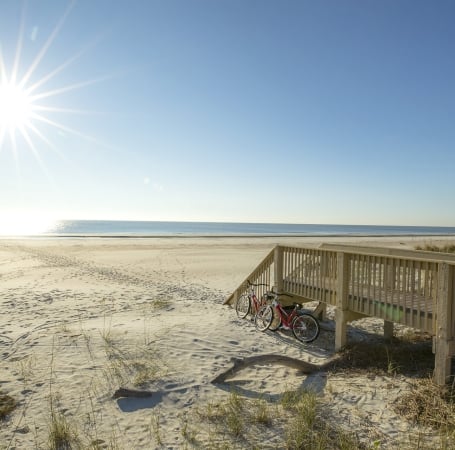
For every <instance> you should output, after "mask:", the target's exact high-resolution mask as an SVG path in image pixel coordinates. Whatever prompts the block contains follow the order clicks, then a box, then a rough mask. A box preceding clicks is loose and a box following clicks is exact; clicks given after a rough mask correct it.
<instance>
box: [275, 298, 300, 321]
mask: <svg viewBox="0 0 455 450" xmlns="http://www.w3.org/2000/svg"><path fill="white" fill-rule="evenodd" d="M272 306H273V307H274V308H275V310H276V311H277V312H278V314H279V315H280V318H281V325H282V326H285V327H287V328H291V323H292V321H293V320H294V317H295V316H297V315H298V313H297V310H298V306H299V305H296V306H295V307H294V309H293V310H292V311H291V312H290V313H287V312H286V311H285V309H284V308H283V307H282V306H281V304H280V303H279V302H278V300H276V299H275V300H273V302H272Z"/></svg>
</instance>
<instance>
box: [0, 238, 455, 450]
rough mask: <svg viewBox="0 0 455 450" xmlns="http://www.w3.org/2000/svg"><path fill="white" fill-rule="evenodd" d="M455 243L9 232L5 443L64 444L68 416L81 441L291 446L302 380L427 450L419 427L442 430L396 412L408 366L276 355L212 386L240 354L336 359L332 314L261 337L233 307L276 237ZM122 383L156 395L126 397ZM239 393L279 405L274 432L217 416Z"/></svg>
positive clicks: (348, 422) (358, 418)
mask: <svg viewBox="0 0 455 450" xmlns="http://www.w3.org/2000/svg"><path fill="white" fill-rule="evenodd" d="M453 240H454V239H453V238H449V237H447V238H444V237H403V236H400V237H387V238H366V237H365V238H346V237H344V238H343V237H337V238H324V239H321V238H320V237H318V238H240V237H235V238H234V237H232V238H149V239H134V238H130V239H127V238H125V239H111V238H77V239H76V238H74V239H70V238H68V239H21V240H19V239H2V240H0V359H1V364H0V392H1V393H4V394H7V395H9V396H11V397H12V398H14V399H15V400H16V401H17V407H16V408H15V409H14V411H13V412H12V413H11V414H10V415H8V416H7V417H6V419H5V420H4V421H1V422H0V449H35V448H36V449H45V448H53V447H52V445H51V441H52V439H51V437H50V435H51V431H52V430H53V426H55V424H56V423H58V424H60V425H61V426H62V427H63V426H67V429H68V430H69V433H70V435H72V436H73V439H74V442H75V443H77V445H79V447H80V448H112V449H114V448H115V449H151V448H167V449H181V448H245V449H250V448H278V449H279V448H289V445H288V444H286V437H285V434H286V432H285V424H284V422H283V420H284V419H283V417H282V414H281V413H279V412H278V409H277V408H278V407H277V406H275V405H276V404H277V403H278V402H279V399H280V396H281V395H282V394H283V393H284V392H285V391H297V390H299V389H311V390H313V391H314V392H315V393H316V396H317V397H318V399H319V400H320V401H321V402H322V405H323V410H324V415H325V417H326V418H328V420H330V421H332V422H333V423H334V424H336V425H337V426H340V427H342V428H344V429H345V430H346V431H355V432H356V434H357V435H358V438H359V439H360V440H361V441H362V442H364V443H365V444H366V445H369V446H370V447H368V448H373V446H374V445H377V447H375V448H399V447H401V448H407V447H408V448H416V447H413V446H414V444H415V443H414V442H412V436H426V438H428V439H435V441H434V442H435V443H436V442H437V434H434V433H433V432H432V431H431V430H425V429H421V428H418V429H417V428H416V426H415V425H413V424H412V423H410V422H409V421H407V420H406V419H405V418H403V417H401V416H400V415H398V414H397V413H396V412H395V411H394V408H393V407H392V406H393V405H394V403H395V402H396V400H397V398H398V397H399V396H400V395H402V394H403V392H405V391H406V390H407V389H409V379H408V378H407V377H406V376H403V375H397V374H393V373H391V374H390V375H388V374H377V373H374V372H372V373H371V374H368V373H354V374H353V373H347V372H343V371H340V372H328V373H327V372H316V373H314V374H311V375H302V374H301V373H299V372H298V371H297V370H295V369H293V368H290V367H286V366H281V365H274V364H264V365H256V366H252V367H249V368H247V369H245V370H244V371H241V372H239V373H238V374H236V375H235V376H234V377H233V378H232V379H230V380H229V382H227V383H223V384H213V383H212V382H211V381H212V380H213V379H214V378H215V377H216V375H217V374H219V373H220V372H222V371H224V370H226V369H227V368H228V367H229V366H230V364H231V359H232V358H247V357H250V356H254V355H261V354H282V355H286V356H289V357H292V358H297V359H300V360H303V361H307V362H309V363H312V364H323V363H324V362H326V361H328V360H330V358H333V356H334V333H333V321H331V320H330V314H329V317H328V319H327V321H324V323H323V324H322V331H321V335H320V337H319V338H318V339H317V340H316V341H315V342H313V343H311V344H308V345H303V344H299V343H298V342H297V341H296V340H295V339H293V338H292V336H291V335H290V334H287V333H284V332H283V333H281V332H279V333H273V332H270V331H268V332H265V333H260V332H258V331H256V330H255V327H254V325H253V324H252V323H251V322H250V321H248V320H240V319H238V318H237V316H236V314H235V311H234V310H233V309H232V308H230V307H227V306H224V305H223V301H224V300H225V299H226V298H227V296H228V295H229V294H231V292H232V291H233V290H234V289H235V288H237V287H238V285H239V284H240V283H241V282H242V281H243V280H244V278H245V277H246V276H247V275H248V273H249V272H251V271H252V270H253V269H254V268H255V267H256V265H257V264H258V263H259V262H260V261H261V259H262V258H263V257H264V256H265V255H266V254H267V253H268V252H269V251H270V250H271V249H272V248H273V247H274V246H275V245H276V244H278V243H284V244H286V243H287V244H292V245H302V246H304V245H310V246H317V245H320V244H321V243H323V242H330V243H334V242H337V243H349V244H354V243H360V244H362V245H372V246H387V247H399V248H408V249H413V248H415V246H417V245H422V244H425V243H432V244H441V243H445V242H448V241H450V242H453ZM381 327H382V323H381V322H380V321H375V320H373V319H371V320H363V321H358V322H355V323H353V324H351V326H350V328H349V339H350V341H367V340H369V339H373V340H374V339H376V338H377V339H379V340H380V339H381ZM119 388H128V389H134V390H140V391H141V392H142V393H144V392H145V391H147V392H150V393H151V395H150V396H129V395H127V396H123V395H121V393H119V392H118V389H119ZM116 392H117V393H116ZM132 392H133V393H134V391H132ZM138 395H139V394H138ZM144 395H146V394H144ZM233 396H235V398H236V399H237V401H239V402H243V403H245V404H248V405H250V406H249V408H253V407H259V405H265V407H266V408H268V411H269V414H270V420H269V421H268V425H267V426H265V427H263V428H261V432H260V433H259V432H257V430H256V431H255V432H251V433H248V432H245V433H243V434H242V438H238V437H235V436H232V433H229V431H228V430H227V429H226V427H225V426H224V429H223V427H220V426H219V425H217V423H215V422H214V421H213V420H210V417H209V416H210V414H209V412H210V411H213V409H214V408H215V405H219V404H226V402H229V401H232V398H233ZM251 405H252V406H251ZM224 411H225V410H224ZM255 426H256V425H255ZM435 445H436V444H435ZM379 446H380V447H379ZM74 448H77V446H76V444H75V446H74ZM435 448H437V447H435Z"/></svg>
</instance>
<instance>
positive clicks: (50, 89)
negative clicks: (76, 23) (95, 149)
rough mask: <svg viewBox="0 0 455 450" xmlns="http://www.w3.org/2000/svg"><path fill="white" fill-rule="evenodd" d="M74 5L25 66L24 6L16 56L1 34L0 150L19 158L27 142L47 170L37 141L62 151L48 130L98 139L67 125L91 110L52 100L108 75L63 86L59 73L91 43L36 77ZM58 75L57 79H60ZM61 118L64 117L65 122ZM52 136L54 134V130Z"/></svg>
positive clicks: (87, 138) (71, 4)
mask: <svg viewBox="0 0 455 450" xmlns="http://www.w3.org/2000/svg"><path fill="white" fill-rule="evenodd" d="M74 5H75V2H74V1H71V2H70V4H69V5H68V6H67V8H66V9H65V11H64V13H63V15H62V17H61V18H60V20H59V21H58V23H57V24H56V25H55V28H54V29H53V31H52V32H51V33H50V35H49V37H48V38H47V39H45V40H44V43H43V45H42V47H41V48H40V49H39V50H38V52H37V54H36V56H35V58H34V59H32V60H31V62H30V63H29V64H28V65H26V66H25V67H23V66H24V64H23V61H22V60H21V55H22V47H23V44H24V42H28V41H26V40H25V30H26V28H27V26H26V21H25V9H23V10H22V17H21V24H20V27H19V30H18V40H17V47H16V51H15V53H14V55H13V58H11V57H10V58H9V59H7V58H6V54H5V53H4V50H3V48H2V45H1V43H2V39H1V38H2V36H0V153H2V151H3V150H4V149H6V150H11V151H12V153H13V155H14V156H15V158H16V160H17V161H18V160H19V159H18V158H17V155H18V153H19V151H18V150H19V148H22V147H23V146H24V143H25V148H29V149H30V150H31V151H32V153H33V155H34V156H35V158H36V159H37V161H38V163H39V164H40V165H41V166H42V168H43V169H44V170H45V171H46V172H47V170H46V169H45V167H44V163H43V160H42V158H41V157H40V147H39V146H38V143H42V142H44V144H45V145H46V146H47V147H48V148H51V149H52V150H55V151H56V152H57V153H60V151H59V149H58V146H57V145H55V144H54V143H53V142H52V140H51V138H50V136H49V134H48V133H47V132H49V131H50V130H51V129H54V131H55V130H58V131H59V132H61V133H65V134H66V135H68V134H71V135H74V136H77V137H79V138H82V139H84V140H88V141H91V142H97V141H96V140H95V139H94V138H93V137H91V136H87V135H85V134H84V133H81V132H79V131H77V130H75V129H73V128H71V127H70V126H68V125H66V122H67V120H68V119H67V117H68V115H70V114H77V115H80V114H90V111H84V110H80V109H72V108H62V107H58V106H55V101H54V102H53V101H52V98H55V97H58V96H61V95H62V94H64V93H67V92H70V91H74V90H76V89H80V88H82V87H85V86H89V85H91V84H94V83H98V82H100V81H102V80H104V79H106V78H107V77H106V76H104V77H100V78H96V79H91V80H87V81H81V82H75V83H74V82H73V83H71V84H67V85H65V84H64V85H61V80H62V79H60V82H59V81H58V77H57V75H60V74H61V73H62V72H64V71H65V70H66V69H67V68H68V67H69V66H70V65H71V64H73V63H74V62H75V61H76V60H78V59H79V58H80V57H81V56H82V55H83V54H84V53H85V51H86V50H88V49H89V48H90V47H91V46H92V44H89V45H87V46H86V47H85V48H82V49H81V50H80V51H79V52H77V53H76V54H75V55H73V56H70V57H69V58H68V59H66V60H65V61H63V62H62V63H61V64H60V65H58V66H57V67H55V68H52V69H50V70H42V69H41V75H40V77H39V78H37V77H36V74H37V68H38V67H39V66H40V65H41V63H42V61H43V60H44V58H45V56H46V54H47V52H48V50H49V48H50V47H51V46H52V44H53V42H54V40H55V39H56V37H57V35H58V33H59V31H60V30H61V29H62V27H63V24H64V22H65V20H66V19H67V17H68V16H69V14H70V12H71V10H72V8H73V7H74ZM0 31H1V30H0ZM30 39H31V38H30ZM55 78H57V81H56V80H55ZM61 101H62V98H61V97H60V102H58V103H60V104H61ZM63 117H65V118H63ZM60 118H63V123H62V120H61V119H60ZM53 136H55V133H54V134H53Z"/></svg>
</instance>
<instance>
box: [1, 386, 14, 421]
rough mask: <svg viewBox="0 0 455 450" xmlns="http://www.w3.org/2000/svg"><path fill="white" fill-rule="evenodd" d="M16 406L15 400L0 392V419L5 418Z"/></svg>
mask: <svg viewBox="0 0 455 450" xmlns="http://www.w3.org/2000/svg"><path fill="white" fill-rule="evenodd" d="M16 406H17V402H16V400H15V399H14V398H13V397H11V396H10V395H8V394H5V393H4V392H0V421H2V420H5V419H6V418H7V417H8V416H9V414H11V412H13V411H14V409H15V408H16Z"/></svg>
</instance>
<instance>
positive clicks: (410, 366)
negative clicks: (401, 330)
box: [330, 336, 434, 377]
mask: <svg viewBox="0 0 455 450" xmlns="http://www.w3.org/2000/svg"><path fill="white" fill-rule="evenodd" d="M419 339H420V341H419V340H417V341H414V340H412V338H410V337H409V336H408V337H406V339H393V340H392V341H391V342H381V343H372V342H366V343H357V344H353V345H350V346H348V347H347V348H345V349H344V350H343V351H342V353H341V357H340V358H339V359H337V360H335V361H334V362H333V363H332V364H331V366H330V370H331V371H332V372H334V371H340V370H342V371H343V370H349V371H352V370H356V371H361V372H368V373H371V372H372V371H373V372H376V373H381V374H387V375H394V374H401V375H406V376H413V377H415V376H417V377H428V376H429V375H430V374H431V373H432V372H433V370H434V355H433V353H432V348H431V339H430V338H427V339H423V338H422V337H419Z"/></svg>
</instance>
